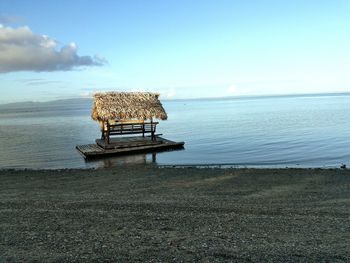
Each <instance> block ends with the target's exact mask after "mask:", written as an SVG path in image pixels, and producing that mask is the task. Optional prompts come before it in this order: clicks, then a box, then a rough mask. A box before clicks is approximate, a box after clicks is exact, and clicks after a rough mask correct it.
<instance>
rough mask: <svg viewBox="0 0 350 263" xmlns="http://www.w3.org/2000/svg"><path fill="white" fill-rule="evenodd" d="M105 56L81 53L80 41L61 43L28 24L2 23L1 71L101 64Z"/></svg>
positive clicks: (40, 69)
mask: <svg viewBox="0 0 350 263" xmlns="http://www.w3.org/2000/svg"><path fill="white" fill-rule="evenodd" d="M105 63H106V60H105V59H104V58H101V57H98V56H94V57H91V56H79V55H78V54H77V45H76V44H75V43H74V42H72V43H69V44H68V45H63V46H62V47H60V46H59V43H58V42H57V41H56V40H54V39H52V38H50V37H48V36H46V35H38V34H34V33H33V32H32V31H31V29H30V28H29V27H19V28H12V27H7V26H3V25H1V24H0V73H6V72H15V71H37V72H40V71H65V70H72V69H73V68H76V67H80V66H102V65H104V64H105Z"/></svg>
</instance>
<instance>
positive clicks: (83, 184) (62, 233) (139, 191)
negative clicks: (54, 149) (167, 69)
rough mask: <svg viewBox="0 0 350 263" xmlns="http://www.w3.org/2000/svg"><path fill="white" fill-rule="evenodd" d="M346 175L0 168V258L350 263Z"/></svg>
mask: <svg viewBox="0 0 350 263" xmlns="http://www.w3.org/2000/svg"><path fill="white" fill-rule="evenodd" d="M349 240H350V171H348V170H321V169H280V170H278V169H277V170H275V169H271V170H269V169H267V170H266V169H207V168H206V169H196V168H183V169H175V168H157V167H154V166H152V165H150V166H125V167H120V168H114V169H108V170H106V169H104V170H102V169H101V170H61V171H58V170H53V171H0V251H1V253H0V261H1V262H3V261H9V262H18V261H25V262H30V261H40V262H42V261H43V262H47V261H49V262H62V261H77V262H87V261H94V262H99V261H101V262H102V261H104V262H106V261H119V262H120V261H133V262H135V261H143V262H145V261H146V262H148V261H151V262H158V261H165V262H169V261H174V262H181V261H204V262H213V261H214V262H215V261H216V262H225V261H226V262H235V261H239V262H242V261H243V262H244V261H254V262H261V261H275V262H281V261H283V262H285V261H314V262H319V261H321V262H322V261H327V262H342V261H349V260H350V242H349Z"/></svg>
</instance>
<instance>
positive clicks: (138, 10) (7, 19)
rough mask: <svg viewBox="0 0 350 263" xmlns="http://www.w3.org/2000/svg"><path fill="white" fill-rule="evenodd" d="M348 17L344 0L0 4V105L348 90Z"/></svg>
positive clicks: (349, 5)
mask: <svg viewBox="0 0 350 263" xmlns="http://www.w3.org/2000/svg"><path fill="white" fill-rule="evenodd" d="M349 13H350V1H348V0H332V1H329V0H327V1H322V0H318V1H314V0H309V1H306V0H304V1H298V0H293V1H287V0H286V1H280V0H279V1H277V0H276V1H271V0H266V1H264V0H240V1H235V0H227V1H225V0H218V1H205V0H201V1H196V0H192V1H191V0H187V1H182V0H177V1H176V0H174V1H162V0H149V1H144V0H143V1H136V0H125V1H112V0H111V1H88V0H85V1H63V0H61V1H35V0H31V1H24V0H22V1H17V0H2V1H0V24H2V26H1V27H0V47H6V49H5V48H2V50H5V51H6V52H5V51H3V52H1V48H0V80H1V84H0V85H1V86H0V91H1V96H0V103H6V102H15V101H27V100H34V101H45V100H53V99H62V98H71V97H80V96H84V97H86V96H90V95H91V94H92V93H93V92H96V91H109V90H116V91H136V90H144V91H155V92H160V93H161V97H162V98H170V99H171V98H198V97H223V96H241V95H267V94H294V93H319V92H350V52H349V47H350V34H349V32H350V16H349ZM10 35H11V38H10V37H9V36H10ZM18 39H21V40H20V41H19V40H18ZM28 39H30V40H28ZM28 43H29V44H28ZM2 45H3V46H2Z"/></svg>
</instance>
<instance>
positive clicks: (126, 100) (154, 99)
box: [91, 92, 168, 143]
mask: <svg viewBox="0 0 350 263" xmlns="http://www.w3.org/2000/svg"><path fill="white" fill-rule="evenodd" d="M93 98H94V101H93V109H92V114H91V117H92V119H93V120H95V121H98V122H99V123H100V127H101V131H102V138H103V139H107V140H106V142H107V141H108V143H109V136H110V135H124V134H137V133H142V135H143V137H144V135H145V133H151V135H152V139H153V138H154V134H155V130H156V125H157V124H158V122H154V121H153V119H154V118H155V119H160V120H166V119H167V118H168V116H167V114H166V112H165V110H164V108H163V106H162V104H161V102H160V101H159V94H157V93H151V92H105V93H96V94H95V95H94V96H93ZM147 120H149V122H147Z"/></svg>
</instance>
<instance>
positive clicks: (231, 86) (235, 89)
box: [227, 85, 237, 94]
mask: <svg viewBox="0 0 350 263" xmlns="http://www.w3.org/2000/svg"><path fill="white" fill-rule="evenodd" d="M236 92H237V88H236V86H235V85H230V86H229V87H228V88H227V93H229V94H234V93H236Z"/></svg>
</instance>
